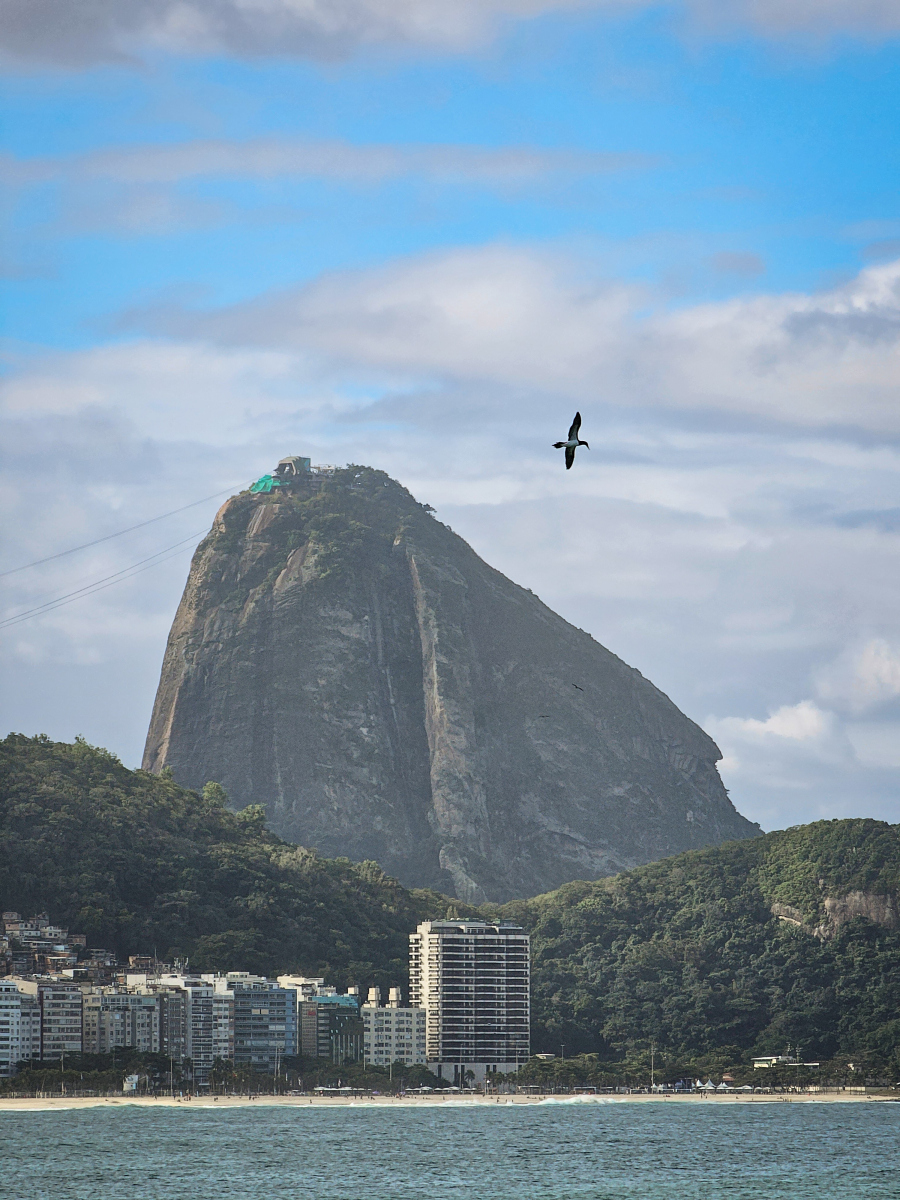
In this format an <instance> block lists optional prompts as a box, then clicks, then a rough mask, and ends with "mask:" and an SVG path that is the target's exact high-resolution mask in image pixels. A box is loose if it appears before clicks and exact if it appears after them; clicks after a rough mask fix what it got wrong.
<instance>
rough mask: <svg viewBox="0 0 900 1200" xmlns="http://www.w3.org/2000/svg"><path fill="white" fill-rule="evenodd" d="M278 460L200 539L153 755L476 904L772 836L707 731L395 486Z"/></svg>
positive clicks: (180, 773) (150, 739)
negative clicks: (735, 787) (724, 778)
mask: <svg viewBox="0 0 900 1200" xmlns="http://www.w3.org/2000/svg"><path fill="white" fill-rule="evenodd" d="M285 461H287V460H285ZM297 462H301V463H303V462H304V460H299V459H298V460H297ZM264 478H265V479H266V480H268V484H267V485H266V486H265V487H263V488H262V490H257V491H256V492H255V493H251V492H242V493H241V494H240V495H238V496H235V497H233V498H232V499H230V500H229V501H228V502H227V503H226V504H225V505H223V507H222V508H221V509H220V511H219V513H218V514H217V516H216V519H215V522H214V524H213V528H212V529H211V531H210V533H209V534H208V536H207V537H206V538H205V539H204V540H203V542H202V543H201V544H200V546H199V547H198V548H197V551H196V553H195V555H194V559H193V562H192V564H191V570H190V575H189V577H188V581H187V585H186V587H185V591H184V596H183V597H182V601H181V604H180V606H179V609H178V613H177V614H176V617H175V622H174V624H173V626H172V630H171V633H170V635H169V641H168V646H167V648H166V654H165V658H164V661H163V667H162V676H161V679H160V684H159V690H158V692H157V696H156V703H155V705H154V710H153V717H152V720H151V724H150V731H149V734H148V736H147V745H146V749H145V752H144V767H145V769H147V770H150V771H153V772H158V771H160V770H162V769H163V768H164V767H171V768H172V771H173V773H174V776H175V778H176V779H177V780H178V782H179V783H181V784H183V785H186V786H189V787H193V788H199V787H201V786H202V785H203V784H204V783H205V782H206V781H207V780H210V779H212V780H216V781H217V782H219V783H221V784H222V785H223V786H224V787H225V789H226V790H227V792H228V793H229V795H230V796H231V799H232V801H233V803H235V804H236V805H238V806H239V807H243V806H244V805H247V804H262V805H264V806H265V809H266V814H267V819H268V822H269V824H270V826H271V827H272V828H273V829H274V830H275V831H276V832H277V833H278V834H280V835H281V836H282V837H284V838H287V839H290V840H291V841H295V842H300V843H302V844H304V845H307V846H314V847H316V848H318V850H319V851H320V852H321V853H322V854H325V855H328V856H337V855H341V856H346V857H348V858H351V859H354V860H364V859H376V860H377V861H378V862H379V863H380V864H381V866H382V867H384V868H385V870H387V871H389V872H391V873H392V874H394V875H396V876H397V877H398V878H399V879H400V880H401V881H402V882H403V883H405V884H406V885H408V886H429V887H435V888H438V889H440V890H442V891H445V892H448V893H451V894H454V895H456V896H458V897H459V898H460V899H463V900H466V901H470V902H479V901H482V900H493V901H505V900H509V899H512V898H515V897H521V896H528V895H534V894H535V893H538V892H544V891H548V890H550V889H552V888H555V887H557V886H559V885H560V884H563V883H565V882H567V881H569V880H572V879H595V878H598V877H600V876H604V875H610V874H613V873H615V872H617V871H620V870H622V869H626V868H629V867H633V866H635V865H637V864H640V863H645V862H650V861H652V860H655V859H659V858H662V857H664V856H666V855H670V854H675V853H678V852H679V851H682V850H688V849H692V848H695V847H700V846H707V845H716V844H719V843H721V842H723V841H727V840H730V839H735V838H745V837H753V836H755V835H756V834H758V833H759V832H760V831H759V828H758V826H756V825H753V824H751V822H750V821H748V820H746V819H745V818H744V817H742V816H741V815H740V814H739V813H738V812H737V811H736V810H735V808H734V807H733V805H732V804H731V802H730V800H729V799H728V796H727V794H726V792H725V789H724V787H723V786H722V782H721V780H720V778H719V775H718V772H717V771H716V765H715V764H716V762H717V760H718V759H719V758H720V757H721V754H720V752H719V750H718V748H717V746H716V745H715V743H714V742H713V741H712V739H711V738H709V737H708V736H707V735H706V734H705V733H704V732H703V730H701V729H700V728H699V727H698V726H697V725H695V724H694V723H693V721H691V720H689V719H688V718H687V717H686V716H684V714H683V713H681V712H679V710H678V709H677V708H676V707H675V705H674V704H673V703H672V702H671V700H669V699H668V697H666V696H665V695H663V693H662V692H660V691H659V690H658V689H657V688H655V687H654V686H653V684H651V683H649V682H648V681H647V680H646V679H644V677H643V676H642V675H641V674H640V673H639V672H638V671H636V670H634V668H632V667H629V666H626V664H625V663H623V662H622V661H621V659H619V658H617V657H616V656H615V655H614V654H611V653H610V652H609V651H608V650H605V649H604V648H603V647H602V646H600V645H599V644H598V643H597V642H595V641H594V640H593V638H591V637H590V636H589V635H588V634H586V633H584V632H583V631H582V630H580V629H576V628H574V626H572V625H570V624H569V623H568V622H567V621H564V620H563V618H562V617H560V616H557V614H556V613H554V612H552V611H551V610H550V609H549V608H547V606H546V605H545V604H542V603H541V601H540V600H539V599H538V598H537V597H536V596H535V595H533V594H532V593H531V592H529V591H526V590H525V589H524V588H521V587H519V586H518V585H516V584H514V583H512V582H511V581H510V580H509V579H507V578H506V577H505V576H503V575H501V574H500V573H499V571H495V570H494V569H493V568H492V567H489V566H488V565H487V564H486V563H485V562H483V561H482V560H481V559H480V558H479V557H478V555H477V554H475V552H474V551H473V550H472V549H471V547H469V546H468V545H467V544H466V543H465V542H464V541H463V540H462V538H460V537H458V536H457V535H456V534H455V533H453V532H452V531H451V530H450V529H448V528H447V527H446V526H445V525H442V524H441V523H440V522H439V521H437V520H435V518H434V517H433V516H432V515H431V512H430V510H429V509H428V508H427V506H423V505H420V504H418V503H417V502H416V501H415V500H414V499H413V497H412V496H411V495H410V493H409V492H408V491H406V489H405V488H403V487H402V486H401V485H400V484H398V483H396V482H395V481H394V480H392V479H390V478H389V477H388V476H387V475H385V474H384V473H383V472H381V471H375V470H372V469H371V468H368V467H348V468H346V469H345V470H335V471H328V472H319V473H318V474H316V473H315V472H309V471H307V470H305V467H304V470H303V472H302V473H301V474H298V475H297V477H296V478H295V479H294V480H293V481H291V482H290V486H288V485H287V483H285V484H284V486H282V481H281V480H280V478H279V476H278V475H277V474H276V476H272V477H270V476H267V477H264ZM255 486H256V487H257V488H259V486H260V485H255Z"/></svg>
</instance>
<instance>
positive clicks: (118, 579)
mask: <svg viewBox="0 0 900 1200" xmlns="http://www.w3.org/2000/svg"><path fill="white" fill-rule="evenodd" d="M206 532H207V530H205V529H201V530H199V532H197V533H192V534H191V535H190V537H186V538H182V539H181V541H180V542H174V543H173V544H172V545H171V546H166V547H165V549H163V550H157V552H156V553H155V554H150V555H148V556H147V558H141V559H139V560H138V561H137V562H136V563H132V564H131V565H130V566H128V567H123V568H122V570H121V571H115V572H114V573H113V574H112V575H104V576H103V578H102V579H95V580H94V581H93V582H92V583H86V584H85V585H84V587H80V588H76V589H75V591H74V592H66V593H65V594H64V595H62V596H56V597H54V599H52V600H46V601H45V602H44V603H43V604H38V605H36V606H35V607H34V608H27V609H25V610H23V611H22V612H18V613H13V614H12V615H11V616H9V617H6V618H5V619H3V620H0V629H6V628H8V627H9V626H10V625H18V624H19V623H20V622H22V621H28V620H31V619H32V618H33V617H39V616H43V615H44V614H45V613H48V612H52V611H53V610H54V609H56V608H61V607H62V606H63V605H64V604H71V603H72V602H73V601H75V600H80V599H82V598H83V597H85V596H92V595H93V594H94V593H95V592H102V591H104V590H105V589H106V588H108V587H112V586H113V585H114V584H116V583H122V582H123V581H124V580H125V579H129V578H131V576H132V575H139V574H140V573H141V571H147V570H149V569H150V567H156V566H159V564H160V563H162V562H166V561H167V559H169V558H174V557H175V555H176V554H178V553H180V552H181V551H182V550H186V549H187V548H188V547H187V544H188V543H190V542H193V541H195V540H196V539H197V538H199V537H203V536H204V534H205V533H206Z"/></svg>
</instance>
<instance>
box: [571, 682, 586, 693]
mask: <svg viewBox="0 0 900 1200" xmlns="http://www.w3.org/2000/svg"><path fill="white" fill-rule="evenodd" d="M572 687H574V688H578V690H579V692H583V691H584V688H580V687H578V684H577V683H573V684H572Z"/></svg>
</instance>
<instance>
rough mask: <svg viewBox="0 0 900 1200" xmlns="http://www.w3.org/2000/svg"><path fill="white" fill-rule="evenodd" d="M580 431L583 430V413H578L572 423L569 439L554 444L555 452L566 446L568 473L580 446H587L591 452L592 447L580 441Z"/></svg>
mask: <svg viewBox="0 0 900 1200" xmlns="http://www.w3.org/2000/svg"><path fill="white" fill-rule="evenodd" d="M580 429H581V413H580V412H577V413H576V414H575V420H574V421H573V422H572V425H571V427H570V429H569V436H568V438H567V439H566V440H565V441H564V442H554V443H553V449H554V450H562V448H563V447H564V446H565V449H566V470H567V471H568V470H569V468H570V467H571V465H572V463H573V462H574V461H575V451H576V450H577V449H578V447H579V446H587V448H588V450H590V446H588V444H587V442H582V441H580V440H579V437H578V431H579V430H580Z"/></svg>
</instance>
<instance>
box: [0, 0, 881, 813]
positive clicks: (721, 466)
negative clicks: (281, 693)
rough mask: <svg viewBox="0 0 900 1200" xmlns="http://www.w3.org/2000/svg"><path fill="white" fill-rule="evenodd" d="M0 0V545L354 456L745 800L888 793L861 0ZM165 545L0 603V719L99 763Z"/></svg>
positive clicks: (159, 542) (837, 808)
mask: <svg viewBox="0 0 900 1200" xmlns="http://www.w3.org/2000/svg"><path fill="white" fill-rule="evenodd" d="M4 8H5V11H6V17H7V19H6V21H5V23H4V24H5V28H6V33H5V34H3V35H0V37H2V38H5V41H4V43H3V48H4V51H5V54H6V59H5V66H6V70H5V72H4V78H3V82H2V109H3V112H4V119H3V129H2V137H3V149H4V156H5V157H4V161H3V166H4V169H5V171H6V173H7V176H8V188H7V194H8V196H9V199H8V201H7V205H6V207H5V218H6V230H7V231H6V234H5V239H4V251H3V262H4V266H5V276H6V279H5V288H4V301H3V306H4V307H3V321H4V342H3V345H4V354H5V360H6V364H5V371H4V376H3V378H4V393H3V401H2V405H3V407H2V417H0V419H2V421H3V423H4V431H5V432H4V438H3V443H4V445H5V447H6V449H5V451H3V452H2V459H0V467H2V475H0V495H2V497H3V500H4V505H5V508H6V509H7V515H8V518H9V528H10V529H11V530H12V532H11V535H10V536H9V538H8V539H7V545H6V547H5V551H4V555H5V558H4V561H5V562H6V563H7V564H8V566H10V567H12V566H17V565H19V564H20V563H23V562H27V561H30V560H31V559H32V558H38V557H43V556H44V555H45V554H51V553H53V552H54V551H56V550H59V549H65V548H67V547H68V546H70V545H75V544H78V543H80V542H81V541H87V540H90V538H91V537H92V536H97V535H98V534H102V533H106V532H113V531H115V530H116V529H118V528H123V527H124V526H126V525H130V524H132V523H135V522H137V521H140V520H141V519H143V518H145V517H147V516H153V515H155V514H156V513H158V512H164V511H166V510H167V509H169V508H173V507H176V506H177V503H176V499H177V500H178V501H180V502H182V503H187V501H188V500H193V499H197V498H199V497H202V496H204V495H208V494H212V493H213V492H217V491H220V490H222V489H225V488H227V487H228V486H229V485H232V484H240V483H243V482H246V481H247V480H249V479H250V478H252V477H253V476H255V475H256V474H258V473H260V472H261V471H262V470H264V469H267V468H268V467H270V466H271V465H272V462H273V461H275V460H276V459H277V458H278V457H280V456H281V455H282V454H283V453H287V452H289V451H291V452H306V453H311V454H312V455H313V457H314V459H316V460H318V461H328V462H346V461H368V462H371V463H372V464H373V465H376V466H380V467H383V468H384V469H386V470H389V471H390V472H391V473H392V474H394V475H395V476H397V477H398V478H400V479H401V480H402V481H403V482H404V483H406V484H407V485H408V486H410V487H411V488H412V490H413V491H414V492H415V493H416V494H417V495H418V496H419V497H420V498H421V499H423V500H430V501H431V502H432V503H433V504H435V505H436V506H437V507H438V509H439V513H440V515H441V516H442V518H443V519H445V520H447V521H448V522H449V523H450V524H452V525H453V526H454V528H456V529H457V530H458V531H459V532H460V533H462V534H463V536H465V537H467V538H468V539H469V540H471V541H472V543H473V544H474V545H475V546H476V548H477V549H478V551H479V552H480V553H481V554H482V555H483V556H484V557H485V558H486V559H487V560H488V561H490V562H492V563H494V565H496V566H498V567H500V568H501V569H502V570H504V571H506V572H507V573H508V574H510V575H511V576H512V577H513V578H515V579H516V580H517V581H519V582H521V583H523V584H525V585H527V586H530V587H533V588H534V589H535V590H536V591H538V592H539V594H541V595H542V596H543V598H544V599H546V600H547V601H548V602H549V603H551V604H552V605H553V606H554V607H556V608H557V609H558V610H559V611H560V612H562V613H563V615H565V616H567V617H569V619H571V620H574V621H575V622H576V623H577V624H579V625H582V626H583V627H585V628H587V629H589V630H590V631H591V632H592V633H593V634H594V635H595V636H596V637H597V638H598V640H600V641H601V642H603V643H604V644H606V645H608V646H610V648H611V649H613V650H615V651H616V652H618V653H620V654H621V655H622V656H623V657H624V658H626V660H627V661H629V662H631V663H633V664H634V665H636V666H638V667H639V668H640V669H641V670H642V671H643V672H644V673H645V674H646V675H648V676H649V677H650V678H651V679H652V680H653V681H654V682H656V683H657V684H658V685H659V686H661V687H663V688H664V690H666V691H668V692H669V694H671V695H672V697H673V699H675V700H676V702H677V703H678V704H679V705H680V706H681V707H682V708H683V709H684V710H685V711H687V712H688V713H689V714H690V715H691V716H692V717H694V719H696V720H697V721H699V722H700V723H702V724H704V726H705V727H706V728H708V729H709V730H710V731H711V732H712V733H713V734H714V736H716V737H717V739H718V740H719V742H720V744H721V745H722V748H723V751H724V753H725V762H724V764H723V774H724V776H725V778H726V782H727V783H728V784H729V786H730V787H731V789H732V795H733V798H734V799H735V801H736V803H737V804H738V807H739V808H740V809H741V810H742V811H744V812H745V813H747V815H749V816H751V817H753V818H754V819H758V820H760V821H761V822H762V823H763V825H764V826H765V827H767V828H770V827H774V826H778V825H783V824H787V823H793V822H796V821H799V820H807V819H813V818H814V817H816V816H820V815H822V816H833V815H834V816H836V815H849V814H850V813H863V814H871V815H878V816H886V817H889V818H890V819H892V820H898V819H900V803H898V801H897V790H898V783H900V749H898V747H900V617H898V615H897V605H896V590H897V584H898V582H900V578H898V575H900V572H898V565H900V556H898V551H900V540H898V530H900V519H898V516H897V514H898V512H900V499H898V490H897V484H898V473H900V452H898V438H900V406H898V387H900V349H898V348H900V204H898V186H897V185H898V180H900V131H898V122H897V119H896V115H897V111H898V98H900V11H898V10H897V8H896V4H895V3H893V0H868V2H867V3H866V2H862V3H854V4H851V3H849V0H823V2H822V3H815V4H810V3H808V2H807V0H782V2H781V3H779V4H777V5H775V4H774V3H773V4H770V3H768V0H723V2H722V3H721V4H719V5H716V6H714V7H712V8H710V7H708V6H706V5H704V3H703V2H702V0H689V2H687V3H685V4H684V5H667V6H663V5H654V4H649V3H641V2H640V0H632V2H623V3H621V4H619V5H599V4H593V3H590V2H586V3H582V4H567V3H564V2H553V0H546V2H544V0H496V2H494V0H491V2H487V0H486V2H485V3H483V4H480V5H470V4H468V3H466V2H465V0H445V2H444V3H443V4H437V3H434V4H432V3H429V2H427V0H409V3H406V4H401V3H399V2H397V0H394V2H393V3H390V4H387V3H384V0H348V2H347V3H346V4H344V5H343V6H340V7H338V6H333V5H329V6H325V5H321V6H320V5H316V4H309V3H300V0H273V3H272V4H269V5H268V6H263V5H256V6H254V5H243V6H242V5H239V4H237V3H236V0H215V2H214V0H190V2H189V3H186V4H183V5H181V6H175V5H174V4H173V3H171V2H170V0H142V2H141V3H137V2H136V0H135V2H133V3H130V4H126V3H125V2H124V0H103V2H102V3H99V4H98V5H95V6H92V8H91V10H90V12H89V13H87V15H85V16H84V18H83V20H82V19H81V17H79V18H77V19H75V20H73V23H72V24H71V25H70V26H69V27H67V28H65V29H62V28H60V27H59V23H58V22H54V20H53V19H52V17H51V15H48V14H50V12H51V9H52V6H50V7H49V8H48V7H46V6H45V5H44V3H43V0H41V2H37V3H31V4H25V3H24V0H6V4H5V6H4ZM248 13H249V15H248ZM710 13H713V14H714V15H715V20H712V19H710ZM78 21H82V23H81V24H78ZM574 407H580V408H581V410H582V412H583V413H584V416H585V423H586V427H587V426H588V425H589V424H590V426H591V432H589V433H588V437H589V439H590V440H591V446H592V451H591V456H590V458H589V459H588V460H587V461H585V462H584V463H583V464H582V463H579V470H578V474H577V476H576V474H575V473H574V472H573V473H570V474H566V473H565V472H562V473H560V470H559V467H560V464H559V463H558V461H556V458H555V457H554V454H553V452H552V451H551V450H550V449H549V443H550V442H552V441H553V440H555V439H556V438H557V437H558V436H560V434H561V432H564V431H565V427H566V426H567V424H568V421H569V419H570V417H571V411H572V410H573V408H574ZM495 437H496V438H497V439H498V441H497V443H496V445H495V444H494V442H493V439H494V438H495ZM36 464H43V465H42V467H41V471H43V470H44V469H46V468H47V465H48V464H52V467H51V468H50V470H51V472H52V476H53V482H52V486H50V487H45V486H44V485H43V484H42V485H41V486H40V487H39V488H37V489H36V488H35V483H34V480H35V471H36V469H37V467H36ZM173 498H176V499H173ZM216 503H217V501H215V500H214V501H212V502H210V503H209V504H208V505H207V506H206V507H203V506H199V507H198V508H197V509H192V510H190V511H189V512H188V513H186V514H183V515H181V516H177V517H173V518H171V519H169V520H167V522H165V523H162V524H161V525H154V526H150V527H148V528H147V529H144V530H141V531H138V532H137V533H136V534H134V535H129V536H128V537H126V538H122V539H114V540H113V541H111V542H109V543H105V544H104V545H103V546H102V547H100V548H98V549H96V550H95V551H90V552H87V553H86V554H82V555H74V556H67V557H66V558H63V559H61V560H57V561H56V562H54V563H52V564H48V565H47V566H44V567H41V568H35V569H34V570H33V571H26V572H19V573H17V574H15V575H12V576H9V577H5V578H2V579H0V582H2V583H4V584H5V594H4V596H3V604H4V611H5V612H6V613H7V614H14V613H16V612H18V611H20V610H23V609H25V608H28V607H30V606H31V605H32V604H35V603H40V602H41V601H42V600H43V599H45V598H50V597H52V596H54V595H57V594H59V595H61V594H63V593H64V592H67V591H69V590H71V589H72V588H74V587H78V586H80V585H81V584H83V583H87V582H90V580H91V579H93V578H100V577H101V576H103V575H105V574H108V573H110V572H112V571H114V570H118V569H121V568H122V567H125V566H127V565H128V564H129V563H131V562H137V561H138V560H139V559H141V558H142V557H144V556H145V555H148V554H152V553H154V552H155V551H156V550H159V549H162V548H163V547H165V546H168V545H169V544H170V543H174V542H176V541H177V540H178V539H179V537H188V536H189V535H191V534H192V533H194V532H195V530H194V525H197V531H199V529H200V528H202V527H203V526H204V525H205V524H208V521H209V519H210V517H211V515H212V512H214V510H215V506H216ZM198 514H199V516H198ZM0 569H2V565H0ZM185 570H186V558H185V557H184V556H183V555H182V557H180V558H179V557H177V556H176V557H175V558H173V559H172V560H171V561H167V562H166V563H164V564H163V565H162V566H160V567H159V568H158V569H155V570H152V571H148V572H144V573H142V574H141V575H140V576H139V577H137V578H138V581H137V582H135V583H133V584H132V583H123V584H121V585H120V586H118V587H115V588H110V589H108V590H106V591H104V592H102V593H100V594H98V596H97V597H92V598H89V599H86V600H83V601H80V602H78V603H77V604H73V605H71V606H66V607H64V608H62V609H60V610H58V612H55V613H52V614H50V615H47V616H44V617H42V618H41V619H39V620H35V621H30V622H26V623H24V624H21V625H15V626H13V627H11V628H10V629H9V630H6V631H4V636H5V639H6V640H5V642H4V645H3V648H2V650H0V654H2V656H3V659H4V664H5V666H4V670H5V675H6V678H7V679H8V680H10V681H11V685H10V686H9V687H8V688H7V689H6V694H5V696H4V699H3V702H2V709H0V718H2V723H3V724H4V725H5V727H6V728H13V729H22V730H23V731H25V732H38V731H45V732H48V733H50V734H51V735H53V736H57V737H60V738H63V737H65V738H69V737H72V736H73V735H74V734H75V733H79V732H83V733H85V734H86V735H87V736H88V737H89V738H90V739H91V740H93V741H96V742H100V743H103V744H107V745H109V746H110V747H111V748H112V749H114V750H116V751H117V752H119V753H120V754H121V755H122V757H123V759H124V760H125V761H126V762H129V763H132V764H133V763H136V762H137V760H138V759H139V756H140V749H141V743H142V739H143V733H144V730H145V728H146V722H147V717H148V714H149V707H150V704H151V703H152V697H153V690H154V686H155V675H156V672H157V671H158V666H159V662H160V660H161V656H162V649H163V645H164V640H165V634H166V630H167V627H168V624H169V622H170V620H171V616H172V613H173V611H174V607H175V604H176V603H177V598H178V594H179V590H180V587H181V585H182V583H183V579H184V573H185Z"/></svg>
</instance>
